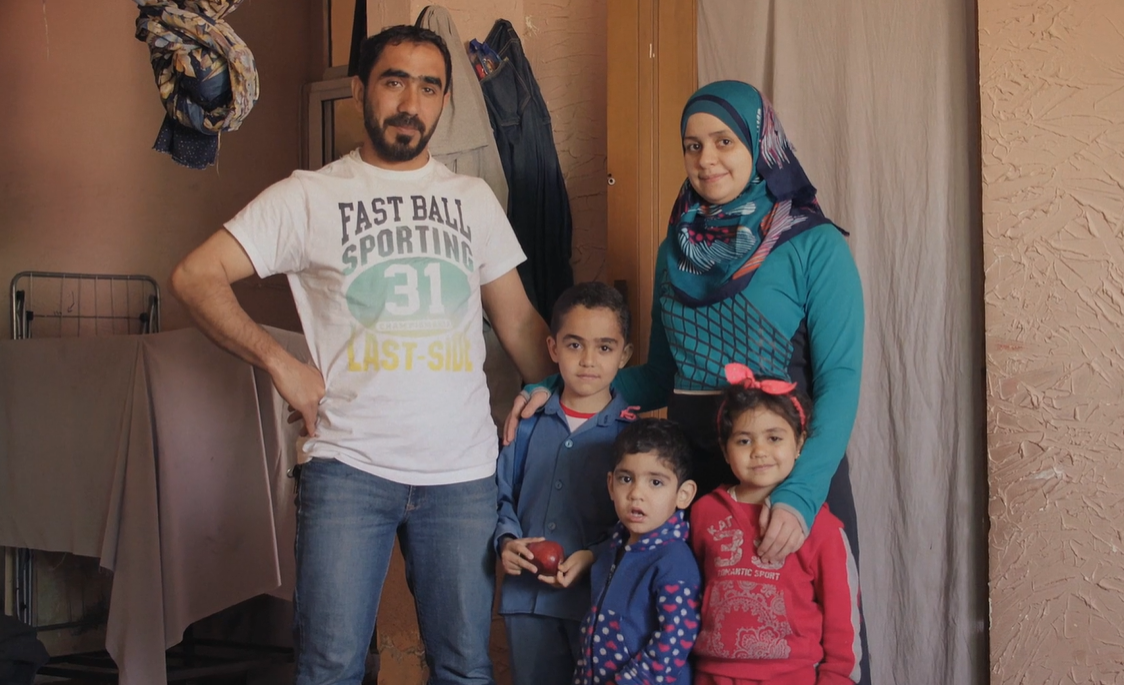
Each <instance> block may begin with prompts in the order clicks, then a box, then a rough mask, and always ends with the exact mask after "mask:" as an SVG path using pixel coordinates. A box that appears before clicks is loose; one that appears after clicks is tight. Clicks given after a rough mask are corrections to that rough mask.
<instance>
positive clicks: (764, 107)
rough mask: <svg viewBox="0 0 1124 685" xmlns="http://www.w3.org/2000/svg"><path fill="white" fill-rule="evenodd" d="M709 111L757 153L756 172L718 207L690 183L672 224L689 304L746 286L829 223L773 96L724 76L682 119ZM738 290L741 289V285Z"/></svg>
mask: <svg viewBox="0 0 1124 685" xmlns="http://www.w3.org/2000/svg"><path fill="white" fill-rule="evenodd" d="M700 112H704V113H706V114H711V115H713V116H715V117H717V118H718V119H719V120H721V121H722V122H723V123H724V124H726V126H728V127H729V128H730V130H731V131H732V132H733V133H734V135H736V136H737V137H738V140H740V141H741V142H742V144H743V145H745V146H746V148H748V149H749V151H750V153H751V154H752V156H753V168H754V171H753V174H752V175H751V176H750V179H749V183H748V184H747V185H746V187H745V189H743V190H742V192H741V193H740V194H739V195H738V196H737V197H735V198H734V199H733V200H731V201H729V202H727V203H725V204H722V205H711V204H709V203H708V202H707V201H706V200H704V199H703V198H702V197H701V196H700V195H699V194H698V193H697V192H696V191H695V189H694V188H693V187H692V186H691V182H690V180H687V181H685V182H684V183H683V187H682V189H681V190H680V191H679V197H678V198H677V199H676V202H675V206H674V208H673V209H672V212H671V219H670V221H669V222H668V242H669V243H670V244H671V248H672V249H671V251H670V261H671V262H672V263H671V264H669V269H668V275H669V278H670V280H671V284H672V286H673V287H674V288H675V289H676V290H677V291H679V293H680V294H681V296H682V298H681V299H683V300H684V301H685V302H688V303H696V304H703V303H706V302H708V301H714V300H716V299H722V297H725V296H728V294H730V293H728V290H729V287H728V285H729V284H730V283H731V282H736V285H740V286H741V287H744V284H745V282H748V280H749V279H750V278H752V275H753V273H754V271H756V269H757V267H759V266H760V265H761V262H763V261H764V260H765V257H767V256H768V254H769V252H770V251H772V250H773V248H775V247H776V246H777V245H779V244H780V243H782V242H784V241H785V240H788V239H789V238H791V237H793V236H795V235H797V234H798V233H801V232H803V231H804V230H807V229H809V228H813V227H815V226H818V225H820V224H823V223H828V221H827V219H826V218H825V217H824V215H823V213H822V212H821V211H820V208H819V204H818V203H817V202H816V189H815V187H813V186H812V184H811V182H810V181H809V180H808V177H807V175H806V174H805V173H804V169H803V168H802V167H801V166H800V162H799V161H797V159H796V155H795V154H794V153H793V150H792V147H791V145H789V143H788V139H787V138H786V137H785V135H784V129H782V128H781V125H780V122H779V121H777V118H776V114H775V113H774V111H773V107H772V105H771V104H769V101H768V100H766V99H765V98H764V96H762V95H761V93H760V91H758V90H757V89H756V88H754V87H753V86H751V85H749V84H748V83H742V82H741V81H716V82H715V83H711V84H708V85H706V86H703V87H702V88H699V89H698V90H697V91H695V94H694V95H692V96H691V97H690V99H689V100H687V104H686V106H685V107H684V108H683V116H682V118H681V120H680V135H685V133H686V129H687V120H688V119H689V118H690V117H691V115H693V114H697V113H700ZM737 289H738V290H740V289H741V288H740V287H738V288H737Z"/></svg>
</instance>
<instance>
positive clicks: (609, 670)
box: [574, 511, 701, 685]
mask: <svg viewBox="0 0 1124 685" xmlns="http://www.w3.org/2000/svg"><path fill="white" fill-rule="evenodd" d="M689 529H690V526H689V525H688V523H687V520H686V517H685V515H684V512H682V511H677V512H675V513H674V514H672V516H671V518H669V519H668V520H667V522H665V523H664V525H663V526H661V527H660V528H658V529H656V530H654V531H652V532H650V533H648V534H647V535H644V536H643V537H641V538H640V539H639V540H637V541H636V542H635V543H634V544H631V545H630V544H627V542H628V530H627V529H625V527H624V526H623V525H622V524H620V523H618V524H617V526H616V528H615V529H614V530H613V535H612V537H611V538H610V539H609V540H606V541H605V542H604V543H602V544H600V545H598V546H597V547H595V548H594V551H593V553H594V558H595V560H594V563H593V569H592V570H591V572H590V582H591V585H592V587H593V606H592V607H591V608H590V610H589V613H588V614H586V617H585V620H584V621H583V622H582V629H581V639H582V652H581V656H580V657H579V659H578V666H577V669H576V670H575V672H574V685H600V684H602V683H617V684H621V685H623V684H624V683H651V684H652V685H656V684H657V683H659V684H660V685H664V684H667V683H680V684H682V685H689V684H690V682H691V669H690V666H689V665H688V664H687V656H688V655H689V654H690V652H691V647H692V646H693V645H694V643H695V638H696V637H697V636H698V632H699V601H700V596H699V586H700V584H701V577H700V575H699V567H698V564H696V563H695V556H694V554H692V552H691V548H690V547H688V545H687V536H688V531H689Z"/></svg>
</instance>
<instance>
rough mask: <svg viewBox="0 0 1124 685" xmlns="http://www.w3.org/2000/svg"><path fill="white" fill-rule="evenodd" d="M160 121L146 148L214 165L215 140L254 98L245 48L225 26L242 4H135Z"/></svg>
mask: <svg viewBox="0 0 1124 685" xmlns="http://www.w3.org/2000/svg"><path fill="white" fill-rule="evenodd" d="M134 2H136V3H137V6H138V7H140V16H139V17H137V31H136V37H137V40H139V41H141V42H143V43H147V44H148V49H149V52H150V58H149V59H150V61H151V62H152V71H153V73H154V74H155V75H156V86H157V87H158V88H159V89H160V100H161V101H162V102H163V103H164V109H165V111H166V112H167V115H166V116H165V117H164V123H163V125H162V126H161V127H160V133H159V134H158V135H157V137H156V143H155V144H154V145H153V146H152V147H153V149H155V150H158V151H160V152H164V153H167V154H170V155H171V156H172V160H173V161H175V162H176V163H177V164H182V165H183V166H186V167H190V168H192V169H205V168H206V167H208V166H210V165H211V164H214V162H215V158H216V157H217V156H218V150H219V134H220V133H222V132H223V131H234V130H237V129H238V127H239V126H241V125H242V120H243V119H245V118H246V116H247V115H248V114H249V113H250V110H251V109H253V107H254V103H255V102H257V99H258V72H257V68H256V67H255V66H254V56H253V54H252V53H251V52H250V48H248V47H247V46H246V44H245V43H244V42H243V41H242V40H241V39H240V38H239V37H238V35H237V34H235V33H234V29H232V28H231V27H230V25H229V24H227V23H226V21H224V18H225V17H226V15H227V14H230V13H231V12H233V11H234V10H235V9H237V8H238V6H239V5H240V4H242V0H134Z"/></svg>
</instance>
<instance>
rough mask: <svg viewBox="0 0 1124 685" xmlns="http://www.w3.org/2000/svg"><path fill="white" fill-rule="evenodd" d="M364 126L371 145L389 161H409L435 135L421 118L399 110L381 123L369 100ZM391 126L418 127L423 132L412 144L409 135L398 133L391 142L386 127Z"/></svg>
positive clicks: (364, 103) (365, 102)
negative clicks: (387, 136) (427, 128)
mask: <svg viewBox="0 0 1124 685" xmlns="http://www.w3.org/2000/svg"><path fill="white" fill-rule="evenodd" d="M363 126H364V127H365V128H366V129H367V137H368V138H370V139H371V145H373V146H374V148H375V152H376V153H378V155H379V157H381V158H382V159H385V160H386V161H388V162H408V161H410V160H411V159H414V158H415V157H417V156H418V155H420V154H421V153H422V151H423V150H425V146H426V145H427V144H428V143H429V139H430V138H432V137H433V131H432V130H430V131H426V128H425V124H423V123H422V121H421V119H419V118H417V117H416V116H413V115H412V114H407V113H406V112H399V113H398V114H395V115H393V116H390V117H387V119H386V121H384V122H383V123H382V124H381V125H380V124H379V122H378V119H376V118H375V113H374V111H373V110H372V109H371V105H370V103H369V102H367V101H364V102H363ZM391 126H400V127H403V128H413V129H417V131H418V132H419V133H420V134H421V135H420V136H419V137H418V142H417V143H416V144H414V145H410V136H409V135H397V136H395V139H394V142H389V141H388V140H387V139H386V129H387V128H389V127H391Z"/></svg>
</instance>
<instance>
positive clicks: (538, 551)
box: [527, 540, 565, 576]
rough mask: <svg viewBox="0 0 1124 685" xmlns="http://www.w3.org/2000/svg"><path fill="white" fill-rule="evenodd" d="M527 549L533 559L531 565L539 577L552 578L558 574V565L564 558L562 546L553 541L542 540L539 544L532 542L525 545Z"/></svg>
mask: <svg viewBox="0 0 1124 685" xmlns="http://www.w3.org/2000/svg"><path fill="white" fill-rule="evenodd" d="M527 549H528V550H530V552H531V554H534V555H535V558H534V559H532V560H531V563H532V564H534V565H535V568H536V569H538V571H539V575H540V576H554V575H557V574H558V564H560V563H562V559H564V558H565V552H563V551H562V545H560V544H558V543H557V542H554V541H553V540H543V541H541V542H532V543H531V544H529V545H527Z"/></svg>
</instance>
